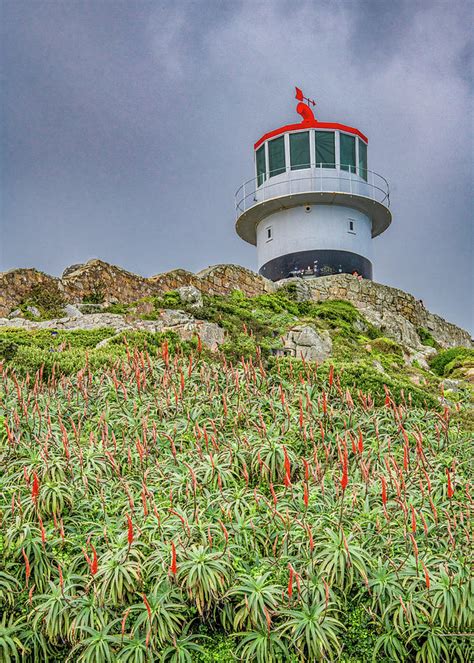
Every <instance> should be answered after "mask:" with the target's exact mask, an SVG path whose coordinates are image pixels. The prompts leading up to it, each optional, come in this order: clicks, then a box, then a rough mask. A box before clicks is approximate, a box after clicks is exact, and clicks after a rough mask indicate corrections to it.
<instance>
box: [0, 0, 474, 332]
mask: <svg viewBox="0 0 474 663" xmlns="http://www.w3.org/2000/svg"><path fill="white" fill-rule="evenodd" d="M473 6H474V5H473V3H472V2H469V1H467V2H464V1H462V0H450V1H449V2H448V1H447V0H446V1H445V2H434V1H430V0H424V1H421V2H420V1H418V0H407V1H406V2H405V1H404V0H345V1H341V0H324V1H323V2H320V1H319V0H313V1H312V2H305V1H304V0H300V1H299V2H295V1H294V0H292V1H290V2H278V1H277V0H272V1H267V2H262V1H258V0H252V1H251V2H239V1H235V0H232V1H229V0H219V1H217V0H215V1H213V2H209V1H201V2H185V1H183V0H177V1H175V2H171V1H167V2H160V1H159V0H154V1H150V2H148V1H146V0H135V1H134V0H127V1H125V2H123V1H121V0H108V1H107V0H89V1H84V0H74V1H72V0H58V1H56V0H43V1H41V0H29V1H25V0H1V2H0V11H1V26H2V27H1V30H2V34H1V40H2V46H1V49H2V50H1V69H2V72H1V73H2V78H1V86H2V89H1V114H2V116H1V132H2V133H1V175H0V177H1V219H0V224H1V226H0V229H1V237H0V240H1V245H0V269H1V270H6V269H11V268H14V267H32V266H34V267H37V268H39V269H41V270H44V271H46V272H48V273H50V274H54V275H59V274H60V273H61V272H62V270H63V269H64V268H65V267H66V266H67V265H69V264H71V263H76V262H84V261H86V260H88V259H90V258H94V257H99V258H102V259H104V260H106V261H108V262H112V263H115V264H118V265H120V266H122V267H124V268H126V269H129V270H132V271H135V272H137V273H139V274H143V275H146V276H149V275H152V274H157V273H159V272H163V271H166V270H169V269H173V268H175V267H183V268H185V269H189V270H192V271H197V270H199V269H202V268H204V267H206V266H208V265H212V264H216V263H226V262H232V263H239V264H241V265H244V266H247V267H250V268H255V263H256V254H255V249H254V247H252V246H250V245H247V244H245V243H244V242H243V241H242V240H240V239H239V238H238V237H237V236H236V234H235V232H234V209H233V203H234V200H233V196H234V192H235V189H236V188H237V186H238V185H239V184H240V183H241V181H243V180H244V179H247V178H249V177H251V176H252V146H253V143H254V141H255V140H256V139H258V138H259V137H260V135H261V134H263V133H265V132H266V131H269V130H271V129H274V128H276V127H278V126H280V125H282V124H287V123H289V122H297V121H299V116H297V115H296V113H295V100H294V85H298V86H299V87H301V88H303V90H304V92H305V93H307V94H308V95H310V96H313V97H314V98H316V100H317V102H318V105H317V108H316V116H317V118H318V119H320V120H323V121H336V122H342V123H347V124H350V125H352V126H355V127H358V128H359V129H360V130H361V131H363V132H364V133H365V134H366V135H368V137H369V168H372V169H373V170H376V171H378V172H380V173H382V174H383V175H384V176H385V177H386V178H387V179H388V180H389V181H390V184H391V191H392V212H393V223H392V226H391V227H390V229H389V230H388V231H387V232H386V233H385V234H384V235H382V236H381V237H379V238H378V239H376V240H375V242H374V243H375V259H374V273H375V279H376V280H377V281H379V282H381V283H385V284H388V285H391V286H395V287H399V288H402V289H404V290H406V291H408V292H411V293H412V294H414V295H415V296H416V297H418V298H421V299H423V301H424V302H425V305H426V306H427V307H428V308H430V310H432V311H434V312H436V313H439V314H440V315H442V316H443V317H446V318H447V319H449V320H450V321H452V322H455V323H457V324H460V325H461V326H463V327H465V328H470V329H472V327H473V325H472V309H473V307H472V299H473V298H472V295H473V292H472V288H473V268H472V250H473V243H472V221H473V204H472V197H471V194H472V182H473V150H472V147H473V141H472V42H471V41H470V30H471V28H472V18H473V16H472V12H473Z"/></svg>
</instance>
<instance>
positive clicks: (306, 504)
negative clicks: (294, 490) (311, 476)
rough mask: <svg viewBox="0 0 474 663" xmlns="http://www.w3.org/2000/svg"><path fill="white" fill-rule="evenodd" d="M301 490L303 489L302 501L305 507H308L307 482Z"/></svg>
mask: <svg viewBox="0 0 474 663" xmlns="http://www.w3.org/2000/svg"><path fill="white" fill-rule="evenodd" d="M303 491H304V492H303V501H304V505H305V507H306V508H308V504H309V491H308V484H307V483H305V484H304V487H303Z"/></svg>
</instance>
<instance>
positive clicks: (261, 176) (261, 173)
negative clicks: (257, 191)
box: [256, 144, 266, 186]
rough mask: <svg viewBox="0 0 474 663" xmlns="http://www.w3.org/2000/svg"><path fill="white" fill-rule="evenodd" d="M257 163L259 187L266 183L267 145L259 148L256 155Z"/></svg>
mask: <svg viewBox="0 0 474 663" xmlns="http://www.w3.org/2000/svg"><path fill="white" fill-rule="evenodd" d="M256 162H257V186H260V185H261V184H263V182H264V181H265V173H266V167H265V144H263V145H262V146H261V147H259V148H258V150H257V154H256Z"/></svg>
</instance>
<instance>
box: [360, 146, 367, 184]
mask: <svg viewBox="0 0 474 663" xmlns="http://www.w3.org/2000/svg"><path fill="white" fill-rule="evenodd" d="M359 177H362V178H363V179H364V180H365V181H366V182H367V145H366V144H365V143H364V142H363V141H362V140H361V139H360V138H359Z"/></svg>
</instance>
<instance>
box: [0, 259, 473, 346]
mask: <svg viewBox="0 0 474 663" xmlns="http://www.w3.org/2000/svg"><path fill="white" fill-rule="evenodd" d="M287 286H290V287H292V288H293V289H294V291H295V293H296V298H297V300H298V301H309V302H322V301H327V300H332V299H337V300H343V301H347V302H350V303H351V304H353V305H354V306H355V307H356V308H357V309H358V310H359V311H361V313H362V314H363V315H364V317H365V318H367V320H369V321H370V322H371V323H372V324H374V325H376V326H377V327H378V328H379V329H380V330H381V331H382V332H383V333H384V334H385V335H386V336H387V337H389V338H392V339H394V340H396V341H399V342H401V343H403V344H405V345H407V346H409V347H411V348H419V349H421V347H422V345H423V336H426V334H429V335H430V336H431V337H432V338H433V339H434V341H435V342H436V343H437V344H439V346H440V347H444V348H447V347H455V346H466V347H470V345H471V338H470V335H469V334H468V332H466V331H465V330H463V329H460V328H459V327H457V326H456V325H453V324H451V323H449V322H447V321H446V320H443V318H441V317H440V316H438V315H435V314H433V313H430V312H429V311H428V310H427V309H426V308H425V307H424V305H423V303H422V302H421V301H419V300H416V299H415V298H414V297H413V296H412V295H410V294H408V293H405V292H403V291H402V290H398V289H396V288H391V287H389V286H385V285H381V284H379V283H375V282H373V281H366V280H362V281H359V280H358V279H357V278H356V277H354V276H351V275H349V274H339V275H334V276H325V277H320V278H318V279H307V280H304V279H288V280H286V281H280V282H278V283H273V282H272V281H268V280H267V279H265V278H263V277H262V276H260V275H258V274H255V273H254V272H251V271H250V270H248V269H245V268H243V267H239V266H236V265H216V266H214V267H208V268H207V269H205V270H203V271H201V272H198V273H197V274H192V273H191V272H187V271H185V270H180V269H177V270H174V271H171V272H166V273H164V274H158V275H156V276H152V277H149V278H145V277H141V276H138V275H136V274H132V273H130V272H127V271H125V270H123V269H121V268H119V267H116V266H114V265H110V264H108V263H105V262H103V261H101V260H90V261H89V262H87V263H85V264H83V265H73V266H71V267H69V268H67V269H66V270H65V271H64V273H63V275H62V277H61V278H55V277H52V276H48V275H47V274H44V273H43V272H39V271H37V270H34V269H16V270H12V271H9V272H4V273H2V274H0V316H3V317H4V318H9V319H10V320H11V319H12V318H15V319H16V318H18V317H21V316H22V315H24V314H25V313H26V314H27V316H26V317H29V318H30V319H34V318H41V317H49V318H51V317H63V315H64V307H65V305H66V304H73V305H77V304H81V305H84V304H86V305H95V306H96V307H97V308H96V309H92V308H90V306H89V308H87V307H86V308H85V309H83V310H86V311H89V312H90V311H92V310H93V311H94V312H98V311H99V310H101V307H102V308H106V307H107V306H111V305H114V304H123V305H126V304H131V303H134V302H138V301H140V300H142V301H144V300H146V299H147V298H150V297H156V296H158V297H159V296H162V295H163V294H164V293H166V292H169V291H174V290H176V289H178V288H182V287H192V288H194V289H196V290H198V291H199V292H200V293H203V294H207V295H229V294H230V293H231V292H233V291H235V290H238V291H240V292H242V293H243V294H244V295H246V296H247V297H254V296H256V295H263V294H270V293H275V292H277V291H278V290H279V289H281V288H287ZM142 308H143V307H142ZM145 308H146V306H145ZM28 309H29V310H28ZM67 311H68V309H66V313H67ZM69 311H72V312H73V314H74V313H75V312H77V311H76V309H71V308H69ZM144 312H146V311H144ZM28 314H29V315H28ZM97 322H99V321H97ZM0 324H2V325H6V324H11V323H6V322H5V320H2V321H0ZM79 324H86V321H82V323H78V325H79ZM420 334H421V336H420Z"/></svg>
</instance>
